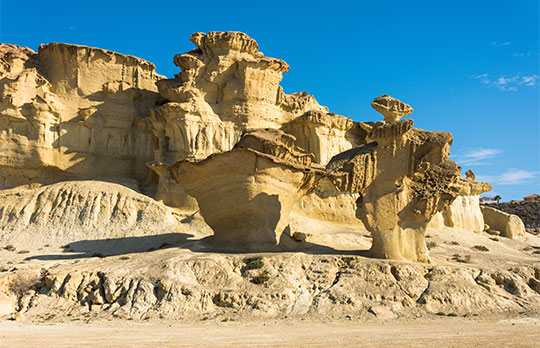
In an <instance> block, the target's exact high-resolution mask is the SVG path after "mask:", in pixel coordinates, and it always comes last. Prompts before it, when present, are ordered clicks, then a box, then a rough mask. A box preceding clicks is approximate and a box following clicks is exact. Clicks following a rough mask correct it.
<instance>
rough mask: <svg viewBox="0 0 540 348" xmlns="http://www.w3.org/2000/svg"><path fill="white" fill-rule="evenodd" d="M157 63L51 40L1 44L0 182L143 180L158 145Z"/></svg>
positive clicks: (6, 183)
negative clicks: (152, 113)
mask: <svg viewBox="0 0 540 348" xmlns="http://www.w3.org/2000/svg"><path fill="white" fill-rule="evenodd" d="M161 78H162V77H161V76H159V75H157V74H156V73H155V67H154V65H153V64H151V63H149V62H147V61H145V60H142V59H139V58H135V57H132V56H126V55H122V54H119V53H114V52H111V51H107V50H102V49H98V48H91V47H85V46H77V45H70V44H58V43H51V44H47V45H41V46H40V47H39V50H38V52H37V53H35V52H33V51H32V50H30V49H28V48H23V47H18V46H14V45H9V44H2V45H0V168H1V170H2V175H1V176H0V187H2V188H8V187H14V186H17V185H22V184H29V183H35V182H37V183H50V182H56V181H60V180H63V179H73V178H84V179H88V178H102V177H114V178H117V177H123V178H131V179H135V180H137V181H139V182H144V181H145V180H146V179H147V177H148V174H149V170H148V168H147V167H146V165H145V162H146V161H148V160H151V159H152V155H153V150H154V149H155V147H156V146H157V145H156V144H157V141H156V139H155V138H154V136H153V134H152V131H151V127H152V124H151V123H150V122H149V119H148V118H147V117H146V116H148V114H149V111H148V110H149V108H150V107H153V106H155V105H156V104H157V102H158V100H159V99H160V96H159V94H158V93H157V87H156V85H155V83H156V81H158V80H159V79H161Z"/></svg>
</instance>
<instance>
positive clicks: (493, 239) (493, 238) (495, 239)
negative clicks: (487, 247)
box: [490, 237, 499, 242]
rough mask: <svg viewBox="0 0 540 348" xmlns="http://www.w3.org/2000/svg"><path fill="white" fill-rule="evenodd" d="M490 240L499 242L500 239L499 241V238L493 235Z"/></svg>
mask: <svg viewBox="0 0 540 348" xmlns="http://www.w3.org/2000/svg"><path fill="white" fill-rule="evenodd" d="M490 240H492V241H494V242H498V241H499V238H495V237H492V238H490Z"/></svg>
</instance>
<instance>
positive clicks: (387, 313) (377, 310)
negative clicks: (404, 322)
mask: <svg viewBox="0 0 540 348" xmlns="http://www.w3.org/2000/svg"><path fill="white" fill-rule="evenodd" d="M369 312H370V313H372V314H374V315H375V316H376V317H377V318H379V319H395V318H396V317H397V316H396V314H395V313H394V312H392V310H390V309H389V308H388V307H385V306H373V307H371V308H370V309H369Z"/></svg>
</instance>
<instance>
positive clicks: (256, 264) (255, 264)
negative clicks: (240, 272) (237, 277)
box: [244, 257, 264, 271]
mask: <svg viewBox="0 0 540 348" xmlns="http://www.w3.org/2000/svg"><path fill="white" fill-rule="evenodd" d="M244 262H245V263H246V270H247V271H249V270H252V269H261V268H263V267H264V261H263V260H262V259H261V258H260V257H254V258H249V259H245V260H244Z"/></svg>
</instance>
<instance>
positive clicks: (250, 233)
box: [170, 129, 324, 250]
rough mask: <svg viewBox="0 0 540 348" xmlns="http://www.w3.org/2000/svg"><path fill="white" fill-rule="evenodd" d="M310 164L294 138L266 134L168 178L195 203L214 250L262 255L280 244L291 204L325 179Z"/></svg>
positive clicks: (183, 166) (185, 165)
mask: <svg viewBox="0 0 540 348" xmlns="http://www.w3.org/2000/svg"><path fill="white" fill-rule="evenodd" d="M312 161H313V155H311V154H309V153H307V152H305V151H304V150H302V149H300V148H298V147H297V146H295V145H294V137H293V136H291V135H288V134H286V133H284V132H283V131H280V130H270V129H265V130H255V131H250V132H246V133H245V134H244V135H243V136H242V138H241V139H240V141H239V142H238V143H237V144H236V145H235V147H234V149H232V150H230V151H227V152H223V153H217V154H212V155H210V156H209V157H208V158H206V159H204V160H184V161H180V162H178V163H176V164H175V165H174V166H172V167H171V168H170V174H171V176H172V177H173V178H174V179H175V180H176V181H177V182H178V183H181V184H182V186H183V187H184V188H185V190H186V192H187V193H188V194H189V195H191V196H193V197H195V199H197V202H198V204H199V207H200V211H201V215H202V216H203V217H204V219H205V221H206V222H207V223H208V225H209V226H210V227H211V228H212V229H213V230H214V241H215V242H216V243H217V244H216V245H219V246H229V247H238V248H241V249H242V250H265V249H268V248H275V247H276V245H278V244H279V243H280V241H281V239H282V238H281V237H282V234H283V232H284V231H285V230H286V229H287V227H288V225H289V214H290V212H291V210H292V207H293V205H294V203H296V202H297V201H298V199H299V198H300V197H301V196H303V195H304V194H306V193H307V192H308V191H310V190H311V189H313V188H314V187H315V186H316V185H317V183H318V181H319V179H320V178H322V177H323V176H324V170H323V169H324V167H318V166H317V165H316V164H314V163H313V162H312ZM289 236H292V235H291V234H290V232H289Z"/></svg>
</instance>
